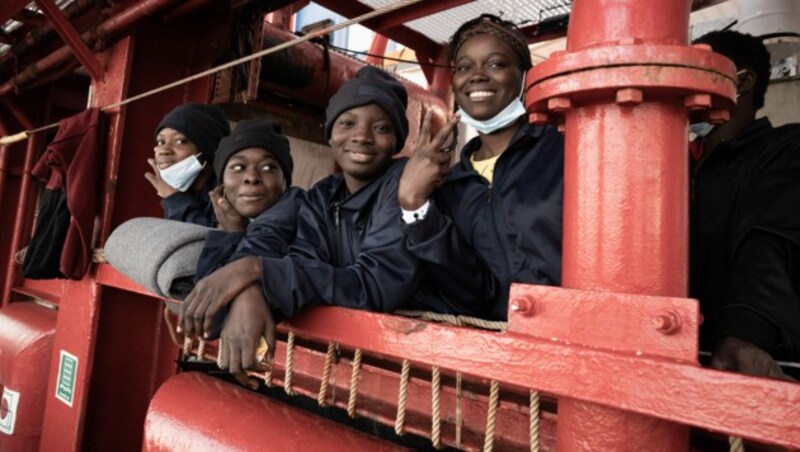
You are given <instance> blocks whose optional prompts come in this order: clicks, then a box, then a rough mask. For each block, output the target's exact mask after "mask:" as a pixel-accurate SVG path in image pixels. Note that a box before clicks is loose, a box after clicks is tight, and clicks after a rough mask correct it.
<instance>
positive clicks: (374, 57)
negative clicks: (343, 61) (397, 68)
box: [367, 33, 389, 66]
mask: <svg viewBox="0 0 800 452" xmlns="http://www.w3.org/2000/svg"><path fill="white" fill-rule="evenodd" d="M387 45H389V38H387V37H386V36H384V35H382V34H380V33H375V36H373V37H372V44H370V46H369V55H367V63H368V64H374V65H375V66H383V58H382V57H383V56H384V55H385V54H386V46H387Z"/></svg>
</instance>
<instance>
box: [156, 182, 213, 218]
mask: <svg viewBox="0 0 800 452" xmlns="http://www.w3.org/2000/svg"><path fill="white" fill-rule="evenodd" d="M161 207H163V208H164V218H166V219H168V220H174V221H180V222H183V223H194V224H199V225H201V226H209V227H216V226H217V218H216V217H215V216H214V209H213V208H212V207H211V201H210V200H209V199H208V194H207V193H206V194H205V196H203V195H200V196H196V195H193V194H191V193H186V192H180V191H179V192H176V193H173V194H171V195H169V196H167V197H166V198H164V199H162V200H161Z"/></svg>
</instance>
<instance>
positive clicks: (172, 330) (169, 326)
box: [164, 302, 181, 347]
mask: <svg viewBox="0 0 800 452" xmlns="http://www.w3.org/2000/svg"><path fill="white" fill-rule="evenodd" d="M166 304H167V303H166V302H164V323H166V324H167V332H168V333H169V338H170V339H172V343H173V344H175V346H176V347H180V346H181V341H180V339H178V333H176V332H175V325H173V324H172V317H170V311H169V308H168V307H167V306H166Z"/></svg>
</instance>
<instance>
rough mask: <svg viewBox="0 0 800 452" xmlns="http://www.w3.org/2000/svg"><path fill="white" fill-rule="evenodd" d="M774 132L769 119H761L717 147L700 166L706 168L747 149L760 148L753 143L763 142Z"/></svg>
mask: <svg viewBox="0 0 800 452" xmlns="http://www.w3.org/2000/svg"><path fill="white" fill-rule="evenodd" d="M771 130H772V123H771V122H770V121H769V119H768V118H766V117H764V118H759V119H756V120H755V121H753V122H751V123H750V124H749V125H748V126H747V127H745V128H744V130H742V131H741V132H739V134H738V135H736V136H735V137H734V138H733V139H732V140H729V141H724V142H722V143H720V144H719V145H718V146H717V149H716V150H714V152H712V153H711V155H709V156H708V157H707V161H706V162H702V163H701V164H700V166H706V165H707V164H708V163H709V162H713V161H715V160H718V159H720V158H725V157H727V156H731V155H734V154H738V153H739V152H743V151H746V150H747V149H756V148H759V146H752V145H753V143H756V142H758V141H759V140H762V139H763V138H764V136H765V134H767V133H769V131H771Z"/></svg>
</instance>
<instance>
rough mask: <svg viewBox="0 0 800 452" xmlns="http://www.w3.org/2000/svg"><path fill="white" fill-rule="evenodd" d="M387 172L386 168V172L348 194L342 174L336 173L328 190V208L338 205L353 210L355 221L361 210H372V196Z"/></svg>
mask: <svg viewBox="0 0 800 452" xmlns="http://www.w3.org/2000/svg"><path fill="white" fill-rule="evenodd" d="M388 173H389V171H388V170H387V171H386V173H383V174H382V175H380V176H378V177H376V178H375V179H373V180H371V181H370V182H369V183H368V184H367V185H365V186H364V187H363V188H362V189H361V190H359V191H357V192H356V193H354V194H349V193H348V192H347V184H345V182H344V176H342V175H341V174H337V175H336V177H335V178H334V180H333V183H332V184H331V187H330V191H329V192H328V193H329V194H328V200H327V201H328V209H332V208H334V206H338V207H339V208H340V209H344V210H350V211H355V212H356V214H355V217H354V221H357V220H358V217H360V216H361V215H362V213H363V212H365V211H366V212H369V211H371V210H372V209H371V207H372V204H373V198H374V197H375V195H377V193H378V192H379V191H380V189H381V186H382V185H383V181H384V180H385V179H386V177H387V176H388Z"/></svg>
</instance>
